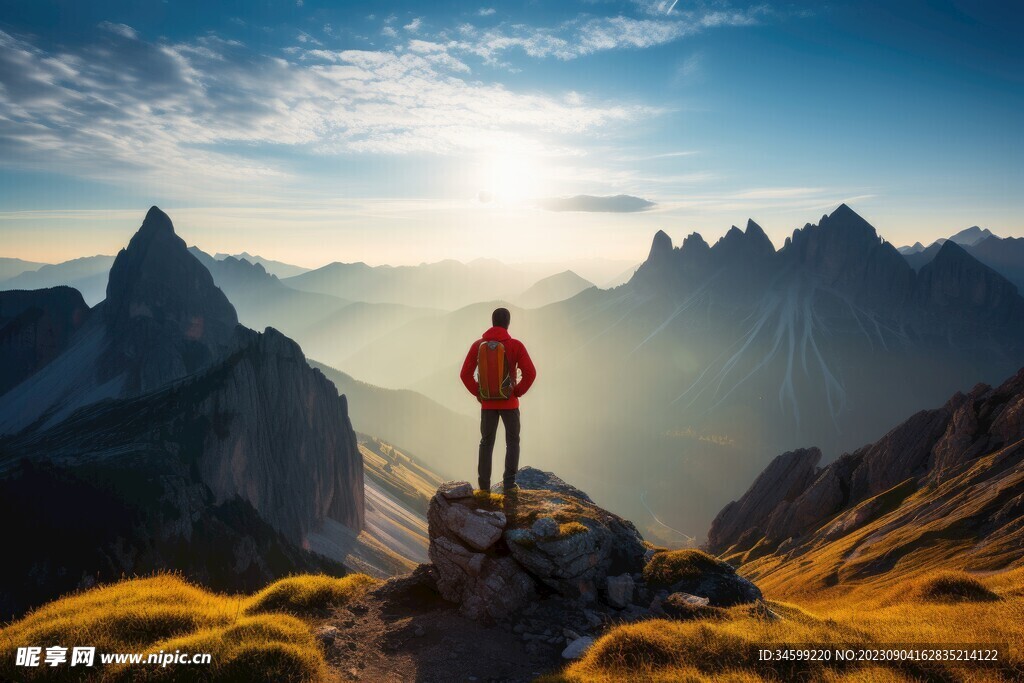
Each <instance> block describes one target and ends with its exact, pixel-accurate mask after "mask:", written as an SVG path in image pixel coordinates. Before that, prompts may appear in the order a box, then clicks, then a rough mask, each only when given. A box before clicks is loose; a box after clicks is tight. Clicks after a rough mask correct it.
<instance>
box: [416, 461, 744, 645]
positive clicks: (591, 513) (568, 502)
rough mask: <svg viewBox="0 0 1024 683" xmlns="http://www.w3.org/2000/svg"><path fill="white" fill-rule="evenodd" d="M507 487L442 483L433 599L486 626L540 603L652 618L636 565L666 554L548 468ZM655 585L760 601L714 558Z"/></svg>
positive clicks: (433, 532)
mask: <svg viewBox="0 0 1024 683" xmlns="http://www.w3.org/2000/svg"><path fill="white" fill-rule="evenodd" d="M516 482H517V484H518V486H519V489H518V490H517V491H516V492H513V493H509V494H508V495H503V494H499V493H494V492H489V491H474V490H473V488H472V487H471V486H470V485H469V484H468V483H466V482H448V483H445V484H443V485H442V486H441V487H440V488H439V489H438V491H437V493H436V494H435V495H434V497H433V498H432V499H431V501H430V506H429V510H428V522H429V534H430V548H429V555H430V560H431V562H432V563H433V572H434V574H435V577H436V583H437V590H438V592H439V593H440V594H441V595H442V597H444V598H445V599H446V600H450V601H452V602H455V603H457V604H458V605H459V606H460V610H461V612H462V613H463V614H465V615H466V616H468V617H470V618H474V619H485V620H501V619H505V618H507V617H511V616H513V614H514V613H516V612H525V610H526V608H527V607H528V606H532V605H534V604H536V601H537V599H538V598H542V597H546V598H550V599H552V600H555V601H557V602H559V604H561V605H562V608H560V611H561V612H563V613H566V614H568V613H569V612H572V611H573V610H575V611H576V612H579V611H581V610H583V611H584V612H585V611H586V610H587V609H588V608H592V609H594V610H598V611H603V612H608V613H614V614H616V615H618V616H616V617H615V619H617V620H620V621H621V620H633V619H637V618H646V617H649V616H651V615H652V612H651V610H650V608H649V604H650V602H651V591H649V590H648V584H650V582H647V581H645V579H646V572H645V564H646V563H647V561H648V560H650V561H651V563H652V564H655V565H656V566H658V564H659V563H661V562H663V560H658V559H657V558H659V556H662V555H666V553H652V551H651V550H650V548H649V546H647V545H645V543H644V541H643V538H642V537H641V536H640V534H639V532H638V531H637V530H636V528H635V527H634V526H633V524H632V523H631V522H629V521H628V520H624V519H622V518H620V517H618V516H617V515H615V514H613V513H611V512H608V511H607V510H605V509H603V508H601V507H600V506H598V505H597V504H596V503H594V502H593V500H592V499H591V498H590V496H588V495H587V494H586V493H584V492H583V491H580V490H579V489H577V488H575V487H573V486H571V485H570V484H567V483H566V482H564V481H563V480H561V479H560V478H558V477H557V476H555V475H554V474H551V473H550V472H542V471H541V470H537V469H534V468H532V467H526V468H523V469H522V470H520V472H519V474H518V476H517V478H516ZM496 488H497V487H496ZM680 552H683V551H680ZM690 552H697V551H690ZM668 555H672V553H668ZM700 555H701V556H704V554H703V553H700ZM651 558H653V559H651ZM649 566H650V565H648V567H649ZM659 576H660V575H659ZM656 578H657V577H656ZM657 587H658V588H662V587H663V588H669V587H671V588H672V590H673V591H683V592H686V593H690V594H694V595H697V596H701V597H702V598H705V599H708V600H709V601H710V603H711V604H712V605H730V604H737V603H740V602H750V601H752V600H755V599H757V598H759V597H760V595H761V594H760V591H758V590H757V588H756V586H754V585H753V584H751V583H750V582H749V581H746V579H743V578H742V577H739V576H737V575H736V573H735V571H733V570H732V568H731V567H729V565H727V564H725V563H721V562H719V561H717V560H714V559H713V558H712V562H711V563H710V564H709V565H708V566H707V567H704V566H703V565H701V566H700V567H697V568H696V571H695V572H691V574H687V575H686V576H679V577H675V578H674V579H673V580H672V581H671V582H669V583H667V584H665V586H661V584H657ZM584 623H586V620H584ZM577 627H578V626H574V627H573V628H577Z"/></svg>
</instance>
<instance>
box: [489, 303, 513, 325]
mask: <svg viewBox="0 0 1024 683" xmlns="http://www.w3.org/2000/svg"><path fill="white" fill-rule="evenodd" d="M511 320H512V314H511V313H509V312H508V309H507V308H495V309H494V313H491V324H492V325H494V326H495V327H504V328H505V329H506V330H507V329H508V324H509V322H511Z"/></svg>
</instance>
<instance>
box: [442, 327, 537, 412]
mask: <svg viewBox="0 0 1024 683" xmlns="http://www.w3.org/2000/svg"><path fill="white" fill-rule="evenodd" d="M485 341H500V342H501V343H502V344H503V345H504V346H505V354H506V357H507V358H508V360H509V363H510V367H509V371H510V372H511V374H512V379H513V381H515V379H516V377H518V374H519V373H518V372H516V369H517V368H518V369H519V370H521V371H522V373H523V378H522V379H521V380H519V381H518V382H517V383H516V385H515V387H514V388H513V390H512V398H506V399H503V400H500V401H480V403H481V407H482V408H483V409H484V410H512V409H514V408H518V407H519V397H520V396H522V395H524V394H525V393H526V392H527V391H528V390H529V389H530V385H531V384H533V380H535V379H537V369H536V368H535V367H533V361H532V360H530V354H529V353H527V352H526V347H525V346H523V343H522V342H521V341H519V340H518V339H513V338H512V336H511V335H510V334H509V333H508V330H506V329H505V328H504V327H492V328H491V329H489V330H487V331H486V332H484V336H483V337H482V338H480V339H477V340H476V341H475V342H473V345H472V346H470V347H469V353H467V354H466V362H464V363H463V364H462V373H461V374H460V375H459V377H460V378H461V379H462V383H463V384H465V385H466V388H467V389H468V390H469V393H471V394H473V395H474V396H476V397H477V399H478V400H479V397H480V386H479V385H478V384H477V381H476V378H475V377H473V373H474V372H475V371H476V357H477V353H478V349H479V347H480V345H481V344H483V343H484V342H485Z"/></svg>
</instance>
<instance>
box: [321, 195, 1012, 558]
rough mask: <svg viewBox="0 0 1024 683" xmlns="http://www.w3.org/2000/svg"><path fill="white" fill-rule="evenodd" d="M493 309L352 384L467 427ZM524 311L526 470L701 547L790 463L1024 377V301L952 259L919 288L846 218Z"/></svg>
mask: <svg viewBox="0 0 1024 683" xmlns="http://www.w3.org/2000/svg"><path fill="white" fill-rule="evenodd" d="M496 303H497V302H488V303H481V304H477V305H474V306H469V307H466V308H464V309H460V310H458V311H455V312H453V313H451V314H449V315H447V316H445V317H443V318H440V319H433V320H426V321H421V322H417V323H410V324H409V325H407V326H406V327H405V328H402V329H399V330H396V331H394V332H392V333H390V334H388V335H386V336H384V337H382V338H380V339H378V340H376V341H375V342H373V343H372V344H369V345H367V347H365V348H364V349H363V350H361V351H360V352H358V353H356V354H354V355H353V356H352V357H351V358H350V359H349V361H348V362H347V363H345V364H341V365H339V367H341V368H353V369H354V368H358V372H356V371H355V370H353V372H356V374H357V376H358V377H359V378H360V379H362V380H365V381H369V382H372V383H374V384H378V385H381V386H388V387H392V388H398V387H406V388H411V389H414V390H417V391H420V392H422V393H424V394H426V395H427V396H429V397H431V398H434V399H435V400H437V401H439V402H440V403H442V404H443V405H446V406H448V407H450V408H452V409H454V410H459V411H465V412H466V413H471V412H472V411H474V410H475V409H476V404H475V402H474V401H473V400H472V398H471V397H470V396H468V395H466V393H465V390H464V388H462V387H461V385H460V384H459V381H458V378H457V377H458V366H459V363H460V362H461V359H462V356H463V354H464V353H465V351H464V348H465V345H466V343H467V340H472V339H474V338H476V336H477V335H478V334H479V332H480V331H481V330H482V329H484V328H485V327H486V326H487V323H488V320H489V314H490V310H491V309H492V308H493V307H494V305H495V304H496ZM512 311H513V316H512V320H513V323H512V325H513V328H512V329H513V334H514V335H515V336H516V337H517V338H521V339H523V340H524V341H526V343H527V344H528V346H529V348H530V351H531V356H532V357H533V358H534V360H535V362H536V363H537V365H538V368H539V370H540V379H539V380H538V382H537V385H536V387H535V388H534V390H532V391H531V395H530V396H529V397H528V400H527V401H524V406H523V411H524V424H526V425H529V430H526V429H524V433H523V453H524V458H528V459H525V460H524V462H530V463H533V464H536V463H544V464H545V466H548V465H550V466H551V467H553V468H556V469H558V470H559V471H564V472H566V473H568V474H569V475H570V476H572V477H573V478H574V479H576V480H578V481H580V483H581V485H582V486H584V487H585V488H587V489H588V490H593V491H595V492H596V493H597V494H598V495H600V496H601V498H602V499H604V500H607V501H608V502H609V504H611V505H612V506H613V507H614V508H615V509H619V510H622V511H623V512H624V513H626V514H628V515H629V516H630V517H631V518H632V519H634V521H637V522H638V524H645V523H647V524H651V525H656V524H657V523H656V522H655V521H654V520H653V518H652V517H651V515H650V512H649V511H648V509H647V508H648V507H650V508H651V509H652V510H653V511H654V512H655V514H657V516H658V518H659V519H661V520H662V521H663V522H665V523H667V524H668V525H670V526H671V527H675V528H676V529H680V530H682V531H684V532H687V533H690V534H691V535H698V534H697V533H695V530H700V529H706V528H707V524H708V522H710V519H711V515H712V514H713V513H714V511H716V510H717V509H719V508H720V507H721V505H722V504H723V503H724V502H725V501H726V500H729V499H732V498H735V497H736V496H737V495H738V494H739V493H741V490H739V488H738V487H739V484H738V482H741V481H744V480H746V481H749V480H750V479H752V478H753V476H754V475H756V473H757V472H758V471H760V470H761V468H762V467H763V466H764V464H765V463H767V461H768V460H769V459H770V458H771V457H773V456H774V455H775V454H776V453H778V452H781V451H785V450H790V449H792V448H796V447H798V446H800V445H802V444H806V443H817V444H819V445H821V447H822V448H823V449H824V450H825V452H826V453H827V454H829V455H833V454H838V453H839V452H841V451H842V450H844V449H849V448H853V447H856V446H857V445H859V444H861V443H864V442H866V441H868V440H870V439H874V438H877V437H878V436H879V435H880V434H882V433H883V432H884V431H885V430H886V429H887V428H888V427H889V426H890V425H891V424H892V423H893V422H894V421H896V420H898V419H899V418H900V417H901V416H903V415H906V414H909V413H911V412H913V411H914V410H917V409H919V408H920V406H922V405H930V404H934V403H936V402H937V401H940V400H942V399H943V398H944V397H945V396H948V395H949V394H951V393H953V392H954V391H957V390H960V389H966V388H968V387H970V386H972V385H973V384H975V383H976V382H977V381H978V380H985V381H995V380H997V379H998V378H1000V377H1002V376H1005V375H1006V374H1008V373H1009V372H1011V371H1013V370H1014V369H1016V368H1017V367H1019V366H1020V364H1021V363H1022V362H1024V299H1021V297H1020V296H1019V295H1018V294H1017V293H1016V292H1015V291H1014V290H1013V287H1012V285H1011V284H1010V283H1009V282H1008V281H1006V279H1005V278H1003V277H1002V276H1000V275H999V274H998V273H996V272H994V271H992V270H991V269H990V268H987V267H986V266H984V265H983V264H981V263H979V262H978V261H977V260H976V259H974V258H973V257H972V256H971V255H970V254H969V253H967V252H966V251H965V250H964V249H962V248H960V247H958V246H957V245H956V244H955V243H950V244H948V245H946V247H945V248H944V249H943V250H942V255H941V258H936V259H935V261H934V262H933V263H930V264H928V265H927V266H925V267H923V268H922V269H921V271H920V272H919V273H915V271H914V269H913V268H911V267H910V266H909V265H908V264H907V262H906V260H905V259H904V257H903V256H902V255H901V254H900V253H899V252H898V251H897V250H896V249H895V248H894V247H893V246H892V245H890V244H888V243H886V242H884V241H883V240H882V239H881V238H880V237H879V236H878V234H877V232H876V231H875V229H874V228H873V227H872V226H871V225H870V224H869V223H868V222H867V221H865V220H864V219H863V218H862V217H860V216H859V215H857V214H856V213H855V212H854V211H852V210H851V209H850V208H849V207H847V206H845V205H843V206H840V207H839V208H837V209H836V210H835V211H834V212H833V213H832V214H830V215H827V216H823V217H822V219H821V221H819V223H818V224H817V225H812V224H808V225H806V226H804V227H803V228H801V229H799V230H796V231H795V232H794V233H793V235H792V236H791V237H790V238H789V239H787V241H786V243H785V245H784V246H783V247H782V248H781V249H779V250H778V251H776V250H775V249H774V247H773V246H772V244H771V242H770V241H769V240H768V239H767V237H766V236H765V234H764V231H763V230H761V229H760V227H759V226H758V225H757V224H756V223H754V222H753V221H750V222H749V223H748V224H747V226H746V229H745V230H740V229H738V228H735V227H734V228H733V229H731V230H730V231H728V233H727V234H726V235H725V236H723V237H722V239H720V240H719V241H718V242H716V244H715V245H714V246H710V245H708V244H707V243H706V242H705V241H704V240H703V239H702V238H701V237H700V235H691V236H689V237H687V238H686V240H684V242H683V244H682V245H681V246H680V247H674V246H673V245H672V241H671V239H670V238H669V237H668V235H667V234H665V233H659V234H658V235H656V236H655V239H654V241H653V244H652V247H651V250H650V254H649V256H648V259H647V260H646V262H645V263H644V264H643V265H642V266H641V267H640V268H639V269H638V270H637V272H636V274H635V275H634V276H633V278H632V279H631V280H630V282H629V283H628V284H627V285H625V286H623V287H619V288H616V289H614V290H609V291H602V290H596V289H595V290H586V291H584V292H582V293H580V294H579V295H577V296H576V297H573V298H571V299H569V300H567V301H563V302H560V303H557V304H554V305H551V306H547V307H544V308H542V309H536V310H529V309H518V308H515V307H512ZM410 338H415V339H416V347H417V349H418V351H419V353H417V354H410V353H408V351H407V344H406V342H405V340H408V339H410ZM422 358H431V359H438V361H437V362H436V363H428V364H424V363H422V362H421V359H422ZM443 359H446V361H447V362H445V360H443ZM531 416H532V419H531ZM527 420H529V421H527ZM568 435H572V438H569V437H568ZM527 454H528V455H527ZM460 463H461V466H462V467H464V468H471V467H472V458H471V456H467V457H465V458H462V459H460ZM470 471H471V470H470ZM645 492H646V495H644V497H643V500H641V494H644V493H645ZM645 520H646V522H645ZM662 531H663V532H664V533H665V534H674V533H675V532H674V531H672V530H670V529H662ZM645 533H648V534H652V533H657V530H652V529H651V528H649V527H648V528H647V530H646V531H645ZM677 540H678V539H677Z"/></svg>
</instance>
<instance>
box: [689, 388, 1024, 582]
mask: <svg viewBox="0 0 1024 683" xmlns="http://www.w3.org/2000/svg"><path fill="white" fill-rule="evenodd" d="M809 452H810V451H808V453H809ZM813 461H814V462H816V461H817V458H813ZM810 465H811V463H810V461H807V462H803V461H802V459H801V458H797V457H796V455H795V454H793V453H787V454H784V455H780V456H778V457H777V458H776V459H775V461H773V462H772V464H771V465H769V466H768V468H767V469H766V470H765V472H764V473H763V474H762V475H761V476H760V477H758V479H757V480H756V481H755V482H754V484H753V486H751V488H750V489H749V490H748V491H747V492H746V493H745V494H744V495H743V496H742V497H741V498H740V499H739V500H738V501H735V502H733V503H730V504H729V505H728V506H726V508H725V509H723V510H722V512H721V513H719V516H718V517H717V518H716V519H715V522H714V524H713V525H712V528H711V532H710V533H709V534H708V544H707V547H708V549H709V550H710V551H712V552H715V553H718V554H725V555H727V556H729V557H731V558H732V559H734V560H735V561H738V562H751V561H760V562H761V563H762V564H764V563H767V562H770V558H772V557H774V558H776V559H778V560H780V561H782V560H788V559H792V558H793V557H795V556H799V555H802V554H805V553H809V552H812V551H813V552H816V553H821V552H824V551H823V548H825V547H826V546H827V544H832V543H836V544H839V543H843V544H846V546H849V548H848V549H844V550H836V551H835V552H834V553H832V555H833V556H839V557H841V558H842V560H841V562H840V564H839V566H837V567H836V568H835V570H836V573H837V574H836V575H838V576H840V577H842V576H844V575H846V576H851V575H859V574H864V573H876V572H879V571H886V570H888V569H890V568H892V567H893V566H894V564H895V563H896V562H897V561H899V560H900V558H903V557H905V556H911V555H912V554H918V555H921V556H926V557H928V558H929V562H932V563H935V564H936V566H938V565H939V564H941V563H942V562H944V561H947V560H956V561H957V562H959V563H960V564H961V565H963V566H968V565H970V566H974V567H976V568H986V569H996V568H1002V567H1005V566H1008V565H1012V564H1014V563H1018V562H1021V561H1024V525H1022V524H1021V521H1022V520H1024V370H1021V371H1020V372H1018V373H1017V374H1016V375H1015V376H1014V377H1011V378H1010V379H1008V380H1007V381H1006V382H1004V383H1003V384H1002V385H1000V386H999V387H997V388H992V387H989V386H986V385H978V386H977V387H975V388H974V389H973V390H971V391H970V392H969V393H968V394H959V393H958V394H956V395H955V396H953V397H952V398H950V400H949V401H947V402H946V404H945V405H943V406H942V407H940V408H937V409H934V410H927V411H921V412H920V413H917V414H916V415H914V416H912V417H911V418H910V419H908V420H907V421H906V422H904V423H903V424H901V425H899V426H898V427H896V428H895V429H893V430H892V431H890V432H889V433H888V434H886V435H885V436H884V437H882V438H881V439H879V440H878V441H877V442H875V443H873V444H869V445H868V446H865V447H864V448H861V449H859V450H857V451H855V452H853V453H850V454H847V455H844V456H842V457H840V458H839V459H838V460H836V461H835V462H833V463H831V464H829V465H828V466H827V467H825V468H823V469H821V470H817V471H814V472H813V475H811V471H810V470H809V469H808V468H809V466H810ZM782 492H786V493H785V494H783V493H782ZM794 493H795V495H794ZM844 547H845V546H844ZM755 549H756V550H755ZM826 554H828V553H826ZM909 565H913V562H912V561H910V562H909ZM909 565H908V566H909ZM757 566H761V565H757ZM905 568H906V567H905Z"/></svg>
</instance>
